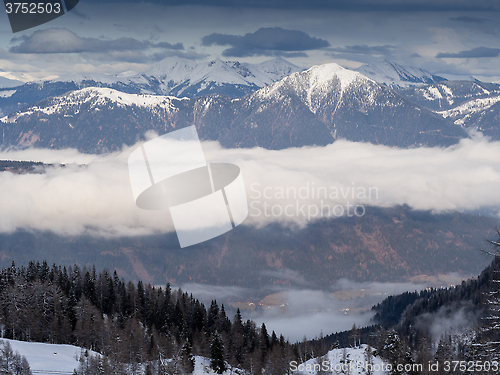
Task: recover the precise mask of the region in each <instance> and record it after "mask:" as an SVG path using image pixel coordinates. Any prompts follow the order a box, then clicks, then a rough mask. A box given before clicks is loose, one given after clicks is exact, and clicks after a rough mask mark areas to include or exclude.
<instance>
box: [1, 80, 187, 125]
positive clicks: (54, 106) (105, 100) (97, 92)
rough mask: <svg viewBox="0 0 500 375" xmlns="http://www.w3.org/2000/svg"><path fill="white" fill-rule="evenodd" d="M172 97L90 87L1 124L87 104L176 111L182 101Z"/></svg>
mask: <svg viewBox="0 0 500 375" xmlns="http://www.w3.org/2000/svg"><path fill="white" fill-rule="evenodd" d="M182 100H184V99H178V98H175V97H172V96H160V95H137V94H127V93H124V92H121V91H117V90H113V89H110V88H103V87H88V88H85V89H81V90H76V91H72V92H70V93H68V94H66V95H63V96H57V97H54V98H52V99H50V104H49V105H48V106H38V105H35V106H32V107H30V108H29V109H28V110H27V111H22V112H18V113H16V114H15V115H14V116H12V117H8V116H5V117H2V118H0V122H14V121H15V120H17V119H18V118H20V117H22V116H26V115H32V114H33V113H37V112H41V113H44V114H46V115H52V114H58V113H67V112H68V110H70V109H71V108H74V109H75V110H74V114H75V115H77V114H78V113H79V112H80V107H81V106H82V105H84V104H86V103H90V108H91V109H92V108H93V109H94V110H99V108H98V107H99V106H104V105H106V106H109V105H114V106H115V107H121V108H124V107H132V106H137V107H142V108H149V109H152V108H154V107H158V108H162V109H164V110H166V111H167V112H168V111H175V110H176V109H175V105H174V103H175V102H179V101H182Z"/></svg>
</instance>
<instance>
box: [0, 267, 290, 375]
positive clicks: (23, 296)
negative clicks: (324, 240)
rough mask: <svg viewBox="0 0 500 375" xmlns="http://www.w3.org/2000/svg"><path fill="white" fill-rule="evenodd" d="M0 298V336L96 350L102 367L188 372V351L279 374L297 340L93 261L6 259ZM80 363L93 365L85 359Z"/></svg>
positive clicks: (216, 365) (218, 364) (217, 362)
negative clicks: (23, 262) (62, 263)
mask: <svg viewBox="0 0 500 375" xmlns="http://www.w3.org/2000/svg"><path fill="white" fill-rule="evenodd" d="M0 305H1V310H0V322H1V332H2V335H3V337H5V338H10V339H16V340H25V341H38V342H48V343H60V344H75V345H78V346H82V347H84V348H87V349H92V350H95V351H97V352H99V353H101V354H102V355H103V357H102V358H101V359H99V360H94V361H90V362H89V366H90V368H91V367H92V366H97V367H101V368H102V369H103V371H105V372H104V373H106V374H109V373H117V374H120V373H127V371H129V372H128V373H130V371H132V370H133V369H137V368H139V367H140V366H145V365H147V366H149V370H148V371H150V373H152V372H151V371H153V370H154V373H155V374H157V373H158V374H164V373H171V372H172V371H173V369H175V371H176V372H175V373H184V372H185V373H189V372H191V371H192V369H193V365H194V362H193V361H194V357H193V356H194V355H200V356H204V357H207V358H210V359H211V365H212V368H213V369H214V370H215V371H216V372H218V373H222V372H223V371H224V370H225V367H226V366H227V365H228V364H229V366H232V367H234V368H240V369H246V370H249V371H251V372H252V373H260V372H261V371H262V370H263V369H272V371H273V373H275V374H279V373H285V371H286V369H287V365H286V363H289V361H290V360H292V359H294V358H297V347H293V346H292V345H290V344H289V343H288V342H287V341H286V340H285V339H284V337H283V336H279V337H278V336H277V335H276V333H275V332H274V331H273V332H272V333H269V332H267V329H266V326H265V325H264V324H263V325H262V326H261V327H259V328H258V327H256V325H255V323H254V322H252V321H250V320H248V321H246V322H244V321H242V318H241V315H240V313H239V310H238V312H237V314H236V315H235V316H234V318H233V319H232V321H231V320H230V319H229V317H227V315H226V313H225V310H224V305H222V306H219V305H218V304H217V302H216V301H212V303H211V305H210V306H209V307H208V308H206V307H205V306H204V305H203V304H202V303H200V302H199V301H198V300H197V299H195V298H194V297H193V296H192V295H188V294H187V293H183V292H182V291H181V290H175V291H174V290H172V289H171V288H170V286H169V285H167V286H166V287H165V288H156V287H153V286H151V285H145V284H143V283H142V282H141V281H139V282H138V283H137V284H133V283H132V282H128V283H125V281H124V280H120V279H119V277H118V276H117V274H116V272H114V273H110V272H108V271H103V272H101V273H97V272H96V270H95V268H93V269H92V270H90V269H86V268H83V269H81V268H80V267H78V266H76V265H75V266H73V267H69V269H66V268H65V267H63V268H61V267H59V266H56V265H53V266H52V268H50V267H49V266H48V264H47V263H46V262H43V263H38V262H37V263H35V262H30V263H29V265H28V267H20V268H19V267H16V266H15V265H14V264H12V266H11V267H9V268H5V269H3V270H1V271H0ZM167 359H168V361H167ZM131 369H132V370H131ZM152 369H153V370H152ZM82 371H83V372H82V374H83V373H85V374H86V373H89V374H90V373H93V372H91V370H89V369H88V366H87V367H85V368H84V370H82ZM89 371H90V372H89ZM92 371H93V370H92ZM134 371H135V370H133V371H132V373H135V372H134ZM146 373H147V372H146Z"/></svg>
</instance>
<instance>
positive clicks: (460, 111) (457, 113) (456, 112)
mask: <svg viewBox="0 0 500 375" xmlns="http://www.w3.org/2000/svg"><path fill="white" fill-rule="evenodd" d="M498 102H500V96H493V97H490V98H484V99H473V100H470V101H468V102H467V103H464V104H462V105H459V106H457V107H455V108H452V109H449V110H447V111H439V112H436V113H438V114H440V115H442V116H443V117H444V118H447V117H451V118H452V119H453V120H454V122H455V124H457V125H466V124H467V121H468V120H469V119H471V118H472V116H473V115H475V114H481V113H482V112H486V111H488V110H489V109H490V108H491V107H492V106H493V105H494V104H496V103H498Z"/></svg>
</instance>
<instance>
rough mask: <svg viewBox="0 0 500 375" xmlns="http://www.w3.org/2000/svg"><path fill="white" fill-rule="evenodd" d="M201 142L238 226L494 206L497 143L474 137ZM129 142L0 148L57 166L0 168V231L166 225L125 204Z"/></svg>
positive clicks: (128, 229)
mask: <svg viewBox="0 0 500 375" xmlns="http://www.w3.org/2000/svg"><path fill="white" fill-rule="evenodd" d="M203 148H204V152H205V156H206V159H207V160H208V161H211V162H221V161H225V162H231V163H234V164H236V165H238V166H239V167H240V168H241V173H242V176H243V179H244V181H245V185H246V190H247V196H248V203H249V205H250V208H249V216H248V218H247V220H246V221H245V222H244V224H246V225H255V226H263V225H266V224H269V223H271V222H281V223H285V224H290V225H299V226H305V225H307V222H308V219H310V220H315V219H318V218H321V217H328V216H329V217H335V216H337V215H338V214H340V213H341V207H343V210H344V214H351V215H353V214H354V207H355V206H356V205H358V206H359V207H358V208H357V210H356V213H357V214H358V215H361V214H362V212H363V211H362V207H361V206H363V207H365V206H380V207H390V206H393V205H397V204H398V205H402V204H408V205H410V206H411V207H413V208H415V209H422V210H435V211H436V212H440V211H447V210H479V209H484V208H494V209H498V208H499V207H500V194H499V193H498V191H499V187H500V142H490V141H489V140H487V139H485V138H483V137H481V136H479V135H476V136H473V138H471V139H464V140H462V141H461V142H460V143H459V144H458V145H456V146H453V147H449V148H415V149H397V148H391V147H387V146H377V145H372V144H364V143H354V142H348V141H342V140H340V141H337V142H335V143H334V144H331V145H328V146H326V147H303V148H296V149H286V150H281V151H271V150H265V149H259V148H256V149H223V148H221V147H220V145H219V144H218V143H216V142H204V143H203ZM131 149H132V148H125V149H124V150H123V151H122V152H120V153H114V154H109V155H86V154H80V153H78V152H77V151H75V150H61V151H55V150H36V149H29V150H23V151H2V152H0V159H10V160H37V161H44V162H49V163H66V164H67V166H66V167H65V168H60V167H56V166H55V167H51V168H48V169H47V170H46V173H44V174H21V175H18V174H12V173H10V172H4V173H0V196H1V197H2V198H1V199H0V231H1V232H10V231H14V230H16V229H18V228H31V229H37V230H51V231H53V232H55V233H58V234H63V235H78V234H82V233H91V234H92V233H93V234H97V235H102V236H123V235H139V234H149V233H161V232H168V231H172V230H173V225H172V221H171V218H170V215H169V213H168V211H146V210H141V209H139V208H137V207H136V206H135V204H134V200H133V196H132V192H131V188H130V181H129V176H128V171H127V157H128V155H129V154H130V151H131ZM69 163H77V164H85V166H80V167H78V166H76V164H74V165H71V164H69ZM266 207H267V208H266ZM327 207H329V208H327ZM348 207H350V208H348ZM321 209H323V211H321ZM348 210H350V211H348ZM259 211H260V214H259Z"/></svg>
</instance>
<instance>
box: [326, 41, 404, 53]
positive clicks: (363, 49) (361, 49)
mask: <svg viewBox="0 0 500 375" xmlns="http://www.w3.org/2000/svg"><path fill="white" fill-rule="evenodd" d="M395 49H396V47H395V46H391V45H384V46H367V45H366V44H358V45H354V46H345V47H339V48H329V50H330V51H334V52H340V53H353V54H359V55H390V54H392V51H393V50H395Z"/></svg>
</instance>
